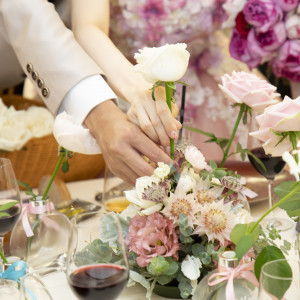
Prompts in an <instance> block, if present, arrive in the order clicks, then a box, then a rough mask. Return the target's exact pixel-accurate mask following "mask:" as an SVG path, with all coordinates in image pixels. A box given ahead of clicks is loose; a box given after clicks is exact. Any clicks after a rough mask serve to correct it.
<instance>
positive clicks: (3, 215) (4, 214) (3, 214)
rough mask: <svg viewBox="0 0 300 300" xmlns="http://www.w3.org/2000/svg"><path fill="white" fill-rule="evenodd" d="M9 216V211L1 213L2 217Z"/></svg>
mask: <svg viewBox="0 0 300 300" xmlns="http://www.w3.org/2000/svg"><path fill="white" fill-rule="evenodd" d="M9 216H10V214H8V213H0V218H2V217H9Z"/></svg>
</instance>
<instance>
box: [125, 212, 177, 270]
mask: <svg viewBox="0 0 300 300" xmlns="http://www.w3.org/2000/svg"><path fill="white" fill-rule="evenodd" d="M126 243H127V244H128V246H129V250H130V251H133V252H134V253H136V254H137V255H138V257H137V258H136V262H137V264H138V265H139V266H140V267H146V266H147V265H148V264H149V262H150V261H151V259H152V258H153V257H155V256H158V255H161V256H164V257H173V258H175V259H176V260H177V259H178V250H179V243H178V237H177V235H176V233H175V229H174V226H173V222H172V221H171V220H169V219H168V218H166V217H164V216H163V215H161V214H160V213H158V212H156V213H154V214H151V215H149V216H140V215H137V216H135V217H133V218H132V219H131V221H130V224H129V229H128V234H127V237H126Z"/></svg>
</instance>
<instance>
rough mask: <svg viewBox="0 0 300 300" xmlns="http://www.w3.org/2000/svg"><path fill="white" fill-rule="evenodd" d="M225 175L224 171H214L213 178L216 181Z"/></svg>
mask: <svg viewBox="0 0 300 300" xmlns="http://www.w3.org/2000/svg"><path fill="white" fill-rule="evenodd" d="M226 174H227V173H226V171H225V170H216V171H215V173H214V175H215V177H216V178H218V179H220V178H222V177H224V176H226Z"/></svg>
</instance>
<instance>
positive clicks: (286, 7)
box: [275, 0, 299, 11]
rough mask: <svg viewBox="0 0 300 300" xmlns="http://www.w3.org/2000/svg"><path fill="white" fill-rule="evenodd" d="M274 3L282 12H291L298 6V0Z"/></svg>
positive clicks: (277, 0) (283, 0)
mask: <svg viewBox="0 0 300 300" xmlns="http://www.w3.org/2000/svg"><path fill="white" fill-rule="evenodd" d="M275 2H276V3H277V4H278V6H279V7H280V8H281V9H282V10H283V11H291V10H293V9H295V8H296V7H297V6H298V4H299V0H275Z"/></svg>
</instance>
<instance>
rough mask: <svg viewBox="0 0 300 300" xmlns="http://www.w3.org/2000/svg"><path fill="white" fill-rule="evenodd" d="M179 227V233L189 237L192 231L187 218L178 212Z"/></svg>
mask: <svg viewBox="0 0 300 300" xmlns="http://www.w3.org/2000/svg"><path fill="white" fill-rule="evenodd" d="M179 229H180V233H181V234H182V235H183V236H185V237H189V236H190V235H191V234H192V232H193V231H192V228H191V227H190V226H189V224H188V218H187V217H186V216H185V215H184V214H180V216H179Z"/></svg>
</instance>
